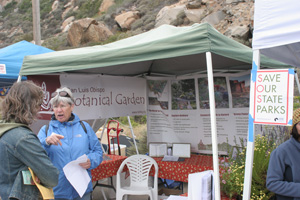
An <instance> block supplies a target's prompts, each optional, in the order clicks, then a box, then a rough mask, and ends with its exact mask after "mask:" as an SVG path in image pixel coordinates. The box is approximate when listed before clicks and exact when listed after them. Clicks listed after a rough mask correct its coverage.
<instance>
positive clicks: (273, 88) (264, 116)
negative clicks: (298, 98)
mask: <svg viewBox="0 0 300 200" xmlns="http://www.w3.org/2000/svg"><path fill="white" fill-rule="evenodd" d="M252 76H253V75H252ZM254 76H255V75H254ZM255 78H256V79H255V81H254V90H252V91H254V116H253V118H254V123H257V124H274V125H291V124H292V123H291V120H292V113H293V96H294V93H293V92H294V70H293V69H281V70H258V71H257V73H256V76H255Z"/></svg>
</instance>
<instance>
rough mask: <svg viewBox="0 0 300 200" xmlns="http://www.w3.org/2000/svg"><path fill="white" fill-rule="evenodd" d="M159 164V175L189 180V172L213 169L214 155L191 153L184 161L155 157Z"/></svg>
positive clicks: (184, 180)
mask: <svg viewBox="0 0 300 200" xmlns="http://www.w3.org/2000/svg"><path fill="white" fill-rule="evenodd" d="M154 159H155V160H156V162H157V164H158V168H159V169H158V177H159V178H164V179H170V180H175V181H181V182H188V177H189V174H191V173H196V172H201V171H205V170H213V157H212V156H206V155H191V157H190V158H185V159H184V161H176V162H169V161H162V159H163V158H162V157H154Z"/></svg>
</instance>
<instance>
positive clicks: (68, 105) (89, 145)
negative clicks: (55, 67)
mask: <svg viewBox="0 0 300 200" xmlns="http://www.w3.org/2000/svg"><path fill="white" fill-rule="evenodd" d="M51 97H52V98H51V100H50V104H51V106H52V109H53V111H54V114H53V115H52V117H51V121H50V123H49V125H45V126H43V127H42V128H41V130H40V131H39V134H38V137H39V139H40V141H41V143H42V145H43V146H44V148H45V150H46V151H47V153H48V156H49V157H50V159H51V161H52V162H53V164H54V166H56V167H57V168H58V169H59V172H60V173H59V181H58V185H57V186H56V187H54V188H53V191H54V196H55V199H74V200H75V199H76V200H77V199H84V200H90V198H91V193H92V191H93V185H92V182H90V183H89V185H88V188H87V190H86V192H85V194H84V195H83V196H82V198H80V196H79V194H78V193H77V192H76V190H75V189H74V188H73V186H72V185H71V184H70V183H69V181H68V180H67V178H66V176H65V174H64V172H63V167H64V166H65V165H66V164H68V163H69V162H71V161H73V160H76V159H77V158H78V157H80V156H82V155H84V154H86V155H87V157H88V159H87V161H86V162H84V163H81V164H80V166H81V167H82V168H84V169H86V170H87V171H88V174H89V176H90V177H91V170H92V169H94V168H96V167H97V166H98V165H99V164H100V163H101V162H102V159H103V158H102V155H103V152H102V148H101V145H100V142H99V140H98V137H97V136H96V134H95V132H94V131H93V129H92V127H91V126H90V125H89V124H88V123H86V122H83V121H80V119H79V117H78V116H77V115H76V114H74V113H73V112H72V111H73V109H74V98H73V94H72V93H71V91H70V89H68V88H67V87H63V88H59V89H57V90H56V92H54V93H53V94H52V95H51Z"/></svg>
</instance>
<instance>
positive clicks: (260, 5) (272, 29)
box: [252, 0, 300, 67]
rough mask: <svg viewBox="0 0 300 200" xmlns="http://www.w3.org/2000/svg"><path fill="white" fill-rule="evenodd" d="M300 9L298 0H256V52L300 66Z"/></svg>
mask: <svg viewBox="0 0 300 200" xmlns="http://www.w3.org/2000/svg"><path fill="white" fill-rule="evenodd" d="M299 10H300V1H299V0H285V1H273V0H256V1H255V11H254V33H253V42H252V46H253V50H258V49H259V51H260V53H261V54H264V55H266V56H268V57H270V58H274V59H276V60H280V61H282V62H284V63H287V64H289V65H291V66H293V67H300V12H299Z"/></svg>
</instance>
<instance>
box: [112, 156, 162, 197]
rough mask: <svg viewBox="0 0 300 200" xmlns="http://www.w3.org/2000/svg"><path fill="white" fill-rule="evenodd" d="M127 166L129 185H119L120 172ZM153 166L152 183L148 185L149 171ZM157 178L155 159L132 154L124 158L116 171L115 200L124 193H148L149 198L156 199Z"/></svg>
mask: <svg viewBox="0 0 300 200" xmlns="http://www.w3.org/2000/svg"><path fill="white" fill-rule="evenodd" d="M125 165H126V166H127V169H128V171H129V174H130V175H129V178H130V186H129V187H124V188H122V187H121V178H120V174H121V173H122V172H123V169H124V167H125ZM152 166H154V170H155V173H154V185H153V187H152V186H151V187H150V186H149V185H148V184H149V173H150V170H151V168H152ZM157 179H158V165H157V163H156V161H155V160H154V159H153V158H151V157H150V156H146V155H133V156H130V157H128V158H126V159H125V160H124V161H123V162H122V164H121V165H120V168H119V170H118V172H117V200H121V199H122V196H123V195H125V194H132V195H149V196H150V199H153V200H157V198H158V197H157V196H158V190H157Z"/></svg>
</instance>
